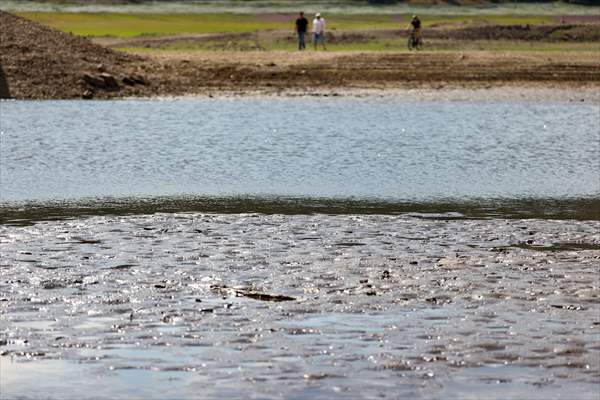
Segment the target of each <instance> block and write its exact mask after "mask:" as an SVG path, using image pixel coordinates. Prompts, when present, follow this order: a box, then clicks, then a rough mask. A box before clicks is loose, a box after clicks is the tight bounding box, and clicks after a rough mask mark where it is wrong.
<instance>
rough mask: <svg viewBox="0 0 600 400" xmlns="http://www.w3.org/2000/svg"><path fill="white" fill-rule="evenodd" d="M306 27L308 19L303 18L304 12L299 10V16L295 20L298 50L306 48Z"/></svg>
mask: <svg viewBox="0 0 600 400" xmlns="http://www.w3.org/2000/svg"><path fill="white" fill-rule="evenodd" d="M306 28H308V20H307V19H306V18H304V12H302V11H300V16H299V17H298V19H297V20H296V33H297V34H298V50H304V49H306V42H305V40H304V37H305V36H306Z"/></svg>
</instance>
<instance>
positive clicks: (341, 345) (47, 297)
mask: <svg viewBox="0 0 600 400" xmlns="http://www.w3.org/2000/svg"><path fill="white" fill-rule="evenodd" d="M435 217H436V218H428V216H427V215H413V216H410V215H404V216H381V215H370V216H369V215H363V216H359V215H354V216H352V215H338V216H333V215H331V216H328V215H292V216H283V215H258V214H232V215H224V214H191V213H190V214H155V215H152V216H122V217H118V216H104V217H92V218H87V219H77V220H67V221H51V222H40V223H37V224H35V225H32V226H25V227H12V226H3V227H1V228H0V240H1V241H2V247H1V249H2V252H1V259H2V266H1V268H2V282H1V285H2V299H1V300H2V302H1V303H0V305H1V307H2V320H1V321H0V327H1V330H2V332H3V334H2V340H3V343H2V344H3V345H2V346H1V347H0V349H1V351H2V354H3V357H2V372H3V374H2V380H3V382H2V387H3V393H4V394H5V395H8V396H9V397H11V396H12V397H14V396H17V395H25V396H26V397H29V398H38V397H44V396H45V395H47V394H48V393H55V394H56V393H60V397H61V398H69V397H71V398H82V397H83V398H86V397H90V390H93V392H92V393H93V397H94V398H98V397H104V398H115V397H118V398H123V397H128V396H129V397H135V398H139V397H144V398H164V397H169V396H170V397H178V398H181V397H198V396H200V397H219V398H223V397H227V396H232V395H233V396H239V394H240V393H244V394H245V395H248V397H260V398H280V397H285V398H315V397H319V398H346V397H348V396H358V397H367V396H369V397H370V396H389V397H396V396H400V395H406V396H410V397H412V398H464V397H465V396H466V395H467V394H472V395H475V397H477V398H482V397H485V398H507V397H527V398H560V397H563V396H569V395H570V394H571V393H572V392H573V391H574V390H577V393H579V394H580V395H581V398H590V399H592V398H595V396H596V395H597V391H598V389H599V388H600V383H599V378H600V365H599V363H598V360H599V356H600V346H599V344H598V335H599V334H600V319H599V318H598V315H599V312H600V306H599V302H598V299H599V296H600V289H599V287H600V282H599V279H600V278H599V275H598V266H597V265H598V259H599V258H600V247H599V246H600V234H599V233H598V231H599V229H600V224H599V223H598V222H596V221H555V220H533V219H532V220H517V219H515V220H504V219H490V220H452V219H444V218H443V217H444V216H443V215H435ZM37 376H40V377H44V376H47V377H49V378H48V379H38V378H35V377H37ZM34 379H35V381H36V383H35V384H34V385H30V384H28V385H27V390H25V391H23V388H24V387H25V386H24V385H25V384H27V383H28V382H29V383H31V382H33V380H34ZM124 393H129V395H125V394H124ZM245 395H244V397H245Z"/></svg>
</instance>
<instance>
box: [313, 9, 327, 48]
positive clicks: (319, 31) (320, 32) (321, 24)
mask: <svg viewBox="0 0 600 400" xmlns="http://www.w3.org/2000/svg"><path fill="white" fill-rule="evenodd" d="M319 43H321V45H323V50H327V48H326V47H325V18H323V17H321V13H317V14H316V15H315V19H314V20H313V44H314V45H315V50H317V44H319Z"/></svg>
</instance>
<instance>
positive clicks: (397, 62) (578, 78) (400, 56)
mask: <svg viewBox="0 0 600 400" xmlns="http://www.w3.org/2000/svg"><path fill="white" fill-rule="evenodd" d="M0 19H1V21H0V22H1V24H2V32H1V40H0V50H1V51H0V67H1V68H2V71H3V72H4V76H5V77H6V83H7V86H8V92H9V97H11V98H15V99H81V98H85V99H110V98H128V97H146V98H148V97H169V96H189V95H192V96H223V95H235V96H237V95H289V96H299V95H300V96H302V95H309V96H310V95H318V96H327V95H332V96H336V95H363V94H366V93H367V92H370V93H375V92H376V93H377V94H381V93H382V92H391V91H412V92H411V93H412V94H414V96H415V97H419V98H420V97H422V96H429V97H432V98H438V97H442V98H443V97H448V96H450V97H453V98H456V97H458V98H465V97H468V96H477V97H479V98H490V97H489V96H493V97H495V98H499V99H501V98H507V99H509V98H510V99H514V100H516V99H520V98H529V99H534V98H540V99H547V98H553V99H565V98H566V99H569V100H570V101H580V100H583V101H586V100H587V101H589V100H592V99H594V98H596V99H597V96H596V95H595V93H597V92H598V88H600V74H598V73H597V71H598V69H599V68H600V61H599V59H598V56H597V54H598V53H597V51H595V43H597V42H596V41H594V40H593V39H590V40H592V41H588V42H578V41H577V40H575V39H570V40H571V42H565V41H564V40H566V39H560V41H558V42H553V41H543V42H536V41H535V40H533V39H525V40H520V41H519V40H516V41H510V40H509V39H502V41H503V42H502V43H505V42H506V43H512V42H515V43H519V44H518V46H521V47H522V48H520V47H517V48H516V50H514V49H511V50H508V51H503V50H478V49H477V46H474V45H472V44H471V45H469V43H470V42H469V40H471V39H469V38H467V39H465V40H463V41H460V43H465V50H464V51H461V50H456V49H455V50H448V51H445V50H443V49H438V50H430V49H428V48H426V49H425V50H423V51H420V52H414V51H413V52H409V51H408V50H405V49H402V48H399V47H398V46H396V47H394V48H391V49H390V50H377V51H368V50H364V51H363V50H343V48H341V49H336V50H335V51H326V52H324V51H319V52H316V51H313V50H308V51H305V52H297V51H293V50H277V49H269V50H264V49H263V50H257V49H249V50H245V49H238V48H237V47H236V46H235V45H234V46H233V48H231V49H230V48H228V47H227V44H228V43H229V42H232V41H234V40H238V39H232V41H228V40H226V39H222V38H221V39H219V40H221V42H223V41H224V43H225V45H222V43H221V42H218V46H219V47H218V50H210V49H209V50H206V49H203V50H198V49H192V50H186V49H180V50H178V49H176V48H175V49H173V48H169V47H167V48H164V47H160V46H163V44H162V43H163V42H164V41H165V40H166V39H164V36H163V37H160V36H159V37H158V38H157V37H153V36H148V37H147V38H146V39H144V37H143V36H139V37H137V39H134V40H135V41H137V42H134V43H137V44H136V45H135V46H134V47H133V48H130V49H123V48H122V46H124V45H123V43H125V41H129V42H130V43H131V40H132V39H120V38H116V39H114V38H107V37H95V38H86V37H82V36H78V35H73V34H69V33H65V32H61V31H59V30H56V29H53V28H50V27H47V26H44V25H41V24H38V23H36V22H33V21H31V20H29V19H25V18H21V17H18V16H15V15H13V14H9V13H6V12H2V11H0ZM575 28H576V31H577V32H584V33H585V34H586V35H588V36H589V35H591V36H589V37H591V38H594V37H595V36H594V35H597V34H598V31H600V28H599V27H598V26H597V25H585V26H583V25H582V28H581V29H580V28H577V26H575ZM477 29H479V28H476V29H475V31H473V32H478V31H477ZM516 31H519V30H518V29H516V30H515V32H516ZM442 32H443V31H442ZM448 32H451V34H452V35H456V30H452V29H450V30H448ZM465 32H466V31H465ZM469 32H471V31H469ZM499 32H500V31H499ZM502 32H504V31H502ZM548 32H550V31H548ZM273 34H274V33H273ZM374 34H375V33H373V35H374ZM378 34H379V35H382V33H381V32H379V33H378ZM438 34H439V31H438ZM504 34H506V32H504V33H502V35H504ZM510 34H511V35H512V33H510ZM548 34H551V32H550V33H548ZM348 35H349V36H348ZM348 35H347V36H346V37H350V36H351V37H352V38H354V39H349V40H358V41H361V40H363V38H364V37H367V36H368V35H371V33H369V31H362V33H361V35H362V36H360V35H359V36H356V35H357V33H354V34H352V35H354V36H352V35H350V34H348ZM365 35H367V36H365ZM384 35H388V34H387V33H386V34H384ZM355 36H356V37H357V38H358V39H356V38H355ZM344 37H345V36H344V34H340V33H337V38H338V39H336V40H342V39H343V38H344ZM339 38H341V39H339ZM140 40H141V41H144V40H146V41H150V42H152V43H150V44H140V43H142V42H140ZM169 40H173V39H172V38H171V39H169ZM174 40H175V41H176V42H178V43H179V42H185V41H189V40H190V39H189V38H187V37H183V38H182V37H175V39H174ZM194 40H196V41H195V42H194V44H193V45H194V46H204V45H205V44H206V42H205V41H203V40H204V39H202V38H200V39H198V38H196V39H194ZM210 40H211V41H213V42H210V43H213V44H214V43H217V42H214V40H215V39H214V37H212V36H211V37H210ZM239 40H240V42H239V43H241V41H243V40H246V39H243V38H242V39H239ZM282 40H288V41H289V40H290V39H289V38H288V39H285V38H284V39H282ZM373 40H378V39H373ZM381 40H382V42H380V44H383V43H384V42H383V41H384V40H388V39H386V38H385V37H384V38H383V39H381ZM390 40H391V39H390ZM394 40H396V41H402V43H404V39H402V38H401V37H400V38H399V37H396V38H395V39H394ZM441 40H442V39H441ZM443 40H449V41H450V42H453V41H454V42H455V41H456V39H443ZM477 40H479V39H477ZM548 40H550V39H548ZM552 40H555V39H552ZM492 42H493V41H492ZM497 42H500V41H497ZM170 43H171V42H169V44H168V45H170ZM286 43H287V42H286ZM473 43H478V42H476V41H475V42H473ZM527 43H533V44H527ZM539 43H542V45H543V46H558V47H557V49H559V50H556V49H554V48H552V49H551V50H539V49H537V48H538V46H540V44H539ZM554 43H557V44H554ZM107 46H110V47H107ZM146 46H149V47H146ZM155 46H159V47H155ZM223 46H224V47H223ZM339 46H341V45H339ZM382 46H383V45H382ZM469 46H470V47H469ZM333 47H335V43H334V44H333ZM528 48H531V49H533V50H527V49H528ZM562 48H565V49H567V50H568V51H562V50H560V49H562ZM119 49H120V50H119ZM536 49H537V50H536ZM124 50H125V51H124ZM491 89H493V90H491ZM457 90H458V92H457ZM460 90H463V91H462V92H460ZM465 90H466V91H465ZM442 91H443V92H444V93H445V94H444V95H440V94H439V93H442ZM467 91H470V92H467ZM522 93H526V94H522ZM551 93H552V94H551ZM4 97H6V96H4Z"/></svg>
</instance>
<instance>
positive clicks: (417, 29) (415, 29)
mask: <svg viewBox="0 0 600 400" xmlns="http://www.w3.org/2000/svg"><path fill="white" fill-rule="evenodd" d="M410 24H411V25H412V37H413V38H414V39H413V40H414V42H413V43H414V46H415V47H417V46H420V45H421V20H420V19H419V17H417V16H416V15H413V16H412V20H411V21H410Z"/></svg>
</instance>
